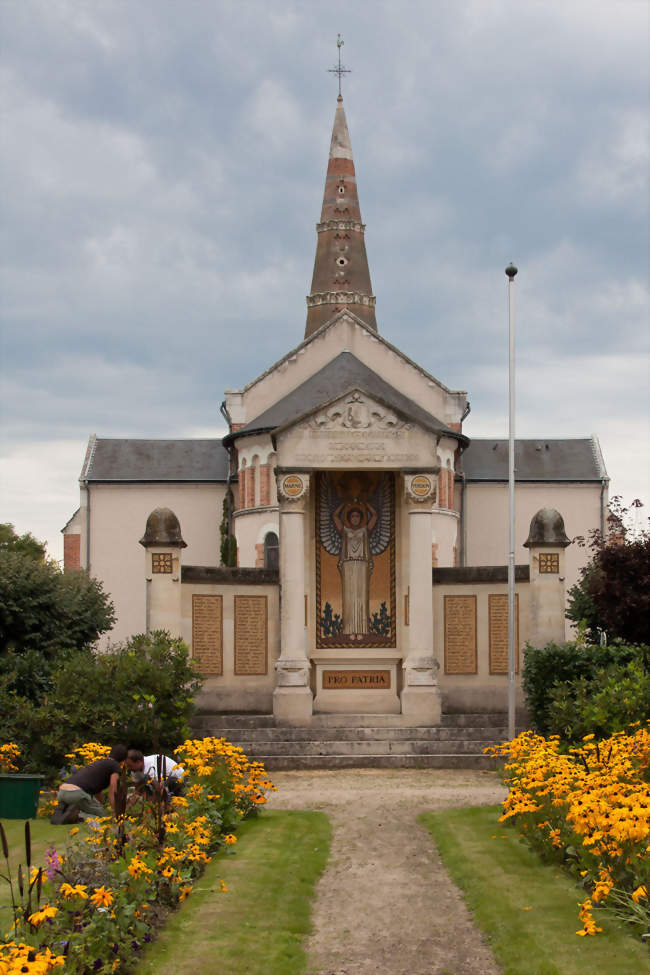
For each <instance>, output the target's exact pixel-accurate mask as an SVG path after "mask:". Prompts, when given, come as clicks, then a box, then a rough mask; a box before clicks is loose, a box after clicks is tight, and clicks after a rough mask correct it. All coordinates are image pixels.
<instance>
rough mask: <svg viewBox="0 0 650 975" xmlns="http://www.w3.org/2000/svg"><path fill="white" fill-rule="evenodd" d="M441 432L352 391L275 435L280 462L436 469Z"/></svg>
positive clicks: (360, 391) (287, 464)
mask: <svg viewBox="0 0 650 975" xmlns="http://www.w3.org/2000/svg"><path fill="white" fill-rule="evenodd" d="M440 436H441V431H440V430H435V429H433V428H432V427H429V428H428V429H427V428H424V427H423V426H422V425H421V424H420V423H418V422H416V421H415V420H414V418H413V417H411V416H408V415H406V414H404V413H403V412H402V411H401V410H399V409H396V408H395V407H394V405H393V404H391V403H387V402H385V401H383V400H381V399H378V398H376V397H374V396H370V395H369V394H368V393H366V392H365V391H364V390H363V389H352V390H350V391H348V392H347V393H346V394H345V395H344V396H340V397H338V398H337V399H335V400H333V401H331V402H330V403H326V404H323V405H321V406H320V407H318V408H317V409H315V410H313V411H312V412H310V413H309V414H307V415H303V416H301V417H297V418H296V419H295V420H293V421H291V422H288V423H286V424H285V425H284V426H283V427H280V428H278V429H276V430H275V431H274V439H275V443H276V449H277V452H278V463H279V465H280V466H282V467H303V468H327V469H336V468H366V467H367V468H380V469H386V468H404V467H406V468H412V467H418V466H424V467H427V468H432V467H434V466H435V465H436V464H437V447H438V442H439V440H440Z"/></svg>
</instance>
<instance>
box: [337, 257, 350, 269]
mask: <svg viewBox="0 0 650 975" xmlns="http://www.w3.org/2000/svg"><path fill="white" fill-rule="evenodd" d="M336 263H337V264H338V266H339V267H345V265H346V264H347V263H348V262H347V258H345V257H337V259H336Z"/></svg>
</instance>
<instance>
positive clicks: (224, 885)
mask: <svg viewBox="0 0 650 975" xmlns="http://www.w3.org/2000/svg"><path fill="white" fill-rule="evenodd" d="M219 883H220V884H221V892H222V893H223V894H226V893H227V892H228V888H227V887H226V884H225V882H224V881H223V880H220V881H219Z"/></svg>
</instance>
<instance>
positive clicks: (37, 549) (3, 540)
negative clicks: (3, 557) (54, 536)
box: [0, 522, 45, 562]
mask: <svg viewBox="0 0 650 975" xmlns="http://www.w3.org/2000/svg"><path fill="white" fill-rule="evenodd" d="M0 552H18V553H19V554H20V555H26V556H27V557H28V558H30V559H33V560H34V561H35V562H44V561H45V542H39V541H38V539H37V538H34V536H33V535H32V533H31V532H25V533H24V535H17V534H16V530H15V528H14V526H13V525H11V524H9V522H5V523H4V524H0Z"/></svg>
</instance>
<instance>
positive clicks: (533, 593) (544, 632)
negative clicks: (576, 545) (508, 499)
mask: <svg viewBox="0 0 650 975" xmlns="http://www.w3.org/2000/svg"><path fill="white" fill-rule="evenodd" d="M570 544H571V541H570V539H569V538H568V537H567V534H566V532H565V530H564V519H563V518H562V515H561V514H560V512H559V511H556V510H555V508H541V509H540V510H539V511H538V512H537V514H536V515H534V516H533V518H532V520H531V523H530V531H529V533H528V538H527V539H526V541H525V542H524V546H525V547H526V548H527V549H528V551H529V553H530V555H529V557H530V630H529V633H530V636H529V642H530V643H531V644H532V645H533V646H534V647H543V646H546V644H547V643H550V642H553V643H564V640H565V638H566V636H565V617H564V612H565V601H566V586H565V584H564V583H565V578H566V570H565V549H566V548H567V547H568V546H569V545H570Z"/></svg>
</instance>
